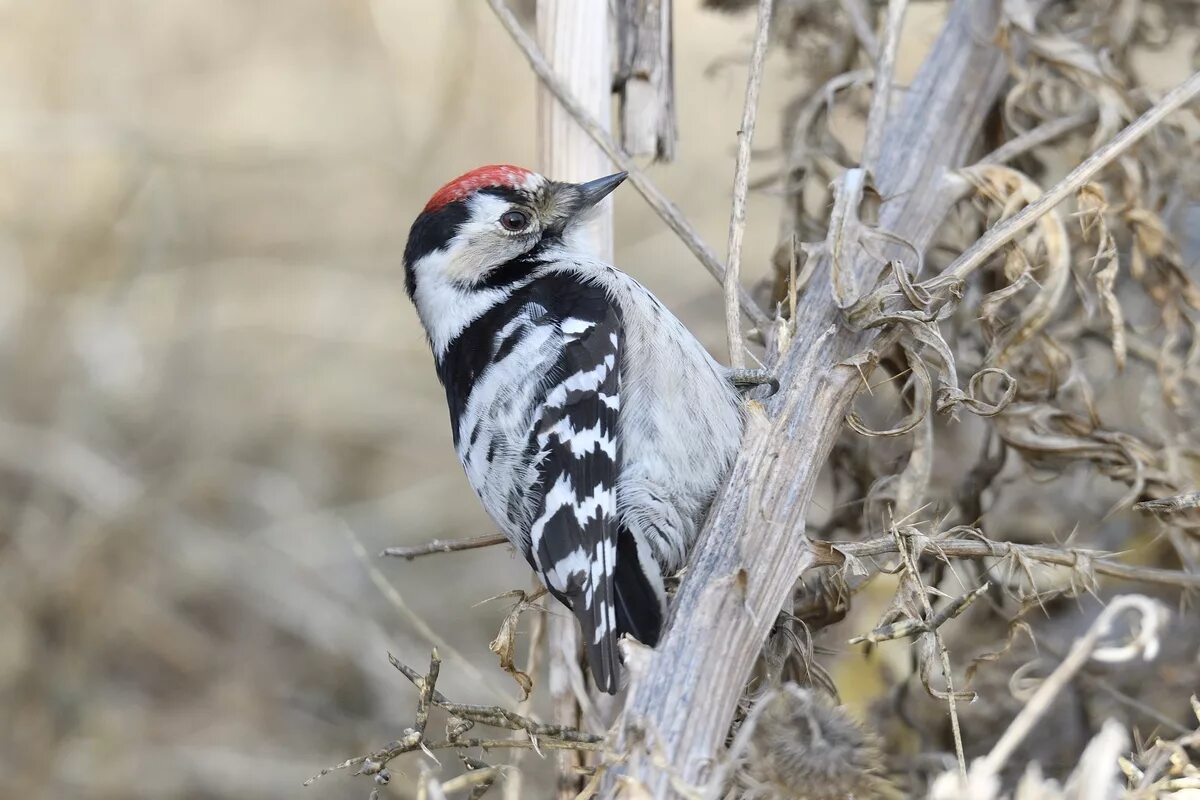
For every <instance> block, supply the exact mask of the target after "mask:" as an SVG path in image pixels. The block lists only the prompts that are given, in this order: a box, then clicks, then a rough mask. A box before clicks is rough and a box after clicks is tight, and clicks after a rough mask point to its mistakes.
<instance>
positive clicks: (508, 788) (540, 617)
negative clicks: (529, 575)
mask: <svg viewBox="0 0 1200 800" xmlns="http://www.w3.org/2000/svg"><path fill="white" fill-rule="evenodd" d="M533 588H534V591H536V590H537V589H538V588H540V587H539V586H538V584H537V581H536V580H535V581H534V587H533ZM543 602H545V599H544V598H543ZM545 638H546V614H545V613H535V614H534V615H533V622H532V623H531V624H530V626H529V655H528V657H527V658H526V661H525V674H526V675H529V676H530V677H536V676H537V674H538V671H539V670H540V669H541V665H542V659H541V655H542V651H543V648H544V647H545V644H546V643H545ZM532 710H533V693H532V692H530V694H529V696H528V697H526V698H525V699H524V700H522V701H521V703H520V705H518V706H517V713H518V714H520V715H521V716H526V717H527V716H529V713H530V712H531V711H532ZM524 752H525V751H523V750H518V751H517V752H516V753H514V754H513V757H512V760H511V761H510V762H509V766H510V767H512V769H511V770H510V771H509V773H508V777H507V778H506V779H505V781H504V800H521V789H522V786H521V784H522V782H523V776H522V774H521V770H520V769H519V767H520V764H521V757H522V756H523V755H524Z"/></svg>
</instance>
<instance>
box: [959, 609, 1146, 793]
mask: <svg viewBox="0 0 1200 800" xmlns="http://www.w3.org/2000/svg"><path fill="white" fill-rule="evenodd" d="M1149 602H1152V601H1150V600H1148V599H1147V598H1145V597H1142V596H1140V595H1124V596H1121V597H1117V598H1114V599H1113V601H1112V603H1110V604H1109V606H1108V607H1107V608H1105V609H1104V611H1103V612H1101V614H1100V616H1099V617H1097V618H1096V621H1095V622H1093V623H1092V627H1091V628H1089V629H1088V632H1087V633H1086V634H1084V635H1083V636H1081V637H1079V638H1078V639H1076V640H1075V643H1074V644H1073V645H1071V650H1070V652H1069V653H1067V657H1066V658H1065V659H1063V661H1062V663H1061V664H1059V665H1058V667H1057V668H1055V670H1054V672H1052V673H1050V676H1049V677H1048V678H1046V680H1044V681H1042V684H1041V686H1039V687H1038V688H1037V691H1035V692H1034V693H1033V697H1031V698H1029V701H1028V702H1027V703H1025V705H1024V706H1022V707H1021V710H1020V712H1018V713H1017V716H1016V717H1015V718H1014V719H1013V721H1012V722H1011V723H1009V726H1008V729H1007V730H1005V731H1004V734H1003V735H1002V736H1001V737H1000V739H999V741H997V742H996V744H995V746H994V747H992V750H991V752H990V753H988V754H987V755H986V756H984V757H983V758H982V759H980V761H979V763H978V766H979V768H981V769H982V770H983V771H985V772H987V773H990V774H992V775H995V774H998V773H999V772H1000V769H1001V768H1002V767H1003V766H1004V763H1005V762H1006V761H1008V758H1009V756H1011V755H1012V754H1013V752H1014V751H1015V750H1016V749H1017V745H1019V744H1020V743H1021V741H1022V740H1023V739H1024V738H1025V736H1026V735H1028V733H1029V731H1030V730H1031V729H1032V728H1033V726H1034V725H1035V724H1036V723H1037V721H1038V720H1039V719H1041V718H1042V716H1043V715H1044V714H1045V713H1046V710H1047V709H1048V708H1049V707H1050V703H1051V702H1052V701H1053V700H1054V697H1055V696H1056V695H1057V694H1058V693H1059V692H1060V691H1062V689H1063V687H1064V686H1066V685H1067V684H1068V683H1069V682H1070V681H1071V679H1072V678H1073V677H1074V676H1075V673H1077V672H1079V669H1080V668H1081V667H1082V666H1083V665H1084V664H1086V663H1087V661H1088V659H1089V658H1091V657H1092V652H1093V651H1094V650H1095V648H1096V644H1097V643H1098V642H1099V640H1100V637H1101V636H1103V635H1104V634H1105V633H1106V632H1107V631H1108V628H1109V623H1110V621H1111V620H1112V619H1113V618H1114V617H1115V616H1116V614H1117V612H1119V611H1122V610H1124V609H1126V608H1139V609H1142V608H1143V607H1144V603H1149Z"/></svg>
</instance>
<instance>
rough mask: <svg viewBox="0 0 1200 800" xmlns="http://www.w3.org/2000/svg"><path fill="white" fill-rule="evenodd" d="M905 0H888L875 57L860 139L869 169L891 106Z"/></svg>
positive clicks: (906, 4)
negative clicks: (863, 135)
mask: <svg viewBox="0 0 1200 800" xmlns="http://www.w3.org/2000/svg"><path fill="white" fill-rule="evenodd" d="M907 9H908V0H888V6H887V19H886V22H885V23H884V27H883V48H882V49H881V50H880V51H879V57H878V58H877V59H876V60H875V94H874V95H873V96H872V97H871V113H870V115H869V116H868V117H867V134H866V139H865V140H864V142H863V155H862V165H863V166H864V167H866V168H867V169H868V170H871V171H872V172H874V171H875V163H876V162H877V161H878V160H879V148H880V147H881V146H882V145H883V130H884V126H885V125H886V124H887V118H888V113H889V110H890V109H891V107H892V77H893V75H894V73H895V71H896V53H897V52H898V51H899V50H900V30H901V29H902V28H903V27H904V12H905V11H906V10H907Z"/></svg>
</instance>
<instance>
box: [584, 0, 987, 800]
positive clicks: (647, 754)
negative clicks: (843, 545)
mask: <svg viewBox="0 0 1200 800" xmlns="http://www.w3.org/2000/svg"><path fill="white" fill-rule="evenodd" d="M995 25H996V18H995V6H994V5H992V4H989V3H981V2H978V1H977V0H958V2H956V3H955V5H954V6H953V8H952V10H951V13H950V16H949V19H948V20H947V23H946V27H945V29H944V30H943V31H942V33H941V35H940V36H939V38H938V40H937V42H936V43H935V45H934V47H933V50H932V52H931V53H930V55H929V57H928V59H927V60H926V63H925V64H924V66H923V67H922V69H921V71H920V73H919V74H918V76H917V78H916V80H915V81H914V83H913V85H912V87H911V88H910V90H909V92H907V94H906V97H905V103H904V106H903V108H902V109H900V110H899V111H898V112H897V113H896V114H893V115H891V116H890V117H889V119H888V121H887V124H886V126H885V127H884V133H883V139H882V147H881V149H880V156H879V161H878V167H877V171H876V175H875V178H876V183H877V185H878V186H879V189H880V194H881V195H882V196H883V197H884V198H888V199H887V200H886V201H885V202H884V203H883V205H882V207H881V208H880V216H879V219H880V225H881V226H882V227H883V228H884V229H886V230H888V231H891V232H892V233H894V234H896V235H898V236H902V237H904V238H906V239H908V240H909V241H911V242H912V243H913V244H914V246H916V247H918V248H924V247H926V246H927V245H928V243H929V241H930V239H931V237H932V236H933V234H934V232H935V231H936V229H937V227H938V225H939V223H940V222H941V220H942V219H943V217H944V216H945V214H946V212H947V210H948V208H949V202H950V200H949V199H948V198H947V197H946V194H945V193H944V192H942V191H941V190H940V189H941V187H942V186H943V182H944V179H945V177H946V175H947V172H948V171H949V170H951V169H955V168H957V167H959V166H961V165H962V164H964V163H965V160H966V157H967V154H968V152H969V149H970V147H971V145H972V144H973V142H974V141H975V139H976V137H977V135H978V132H979V129H980V127H981V125H982V122H983V119H984V116H985V114H986V113H987V110H988V109H989V108H990V107H991V105H992V103H993V102H994V101H995V99H996V97H997V94H998V92H999V89H1000V86H1001V85H1002V82H1003V80H1004V77H1005V65H1004V59H1003V56H1002V54H1001V53H1000V51H999V50H998V49H996V48H995V47H994V46H992V44H991V43H990V42H991V36H990V32H991V31H994V30H995ZM820 261H821V263H820V264H818V265H817V267H816V269H815V270H814V272H813V278H812V282H811V283H810V285H809V286H808V287H807V289H806V291H805V293H804V295H803V297H802V298H801V300H800V303H799V309H798V311H797V313H796V315H795V325H796V330H795V333H794V334H793V335H792V337H791V342H792V344H791V346H790V347H789V349H788V350H787V351H786V352H785V353H783V354H782V355H781V356H779V358H778V359H777V361H776V362H775V363H774V364H772V367H773V368H774V370H775V372H776V374H777V375H778V377H779V379H780V382H781V384H782V386H783V387H784V388H783V389H782V390H781V391H780V392H779V393H778V394H777V395H776V396H775V397H773V398H772V399H771V400H770V401H769V402H768V403H767V404H766V405H762V404H757V403H751V404H750V407H749V409H748V417H749V422H748V426H747V432H746V435H745V440H744V442H743V447H742V450H741V452H740V453H739V455H738V459H737V461H736V463H735V464H734V467H733V470H732V472H731V475H730V477H729V480H728V482H727V484H726V486H725V488H724V489H723V490H722V492H721V494H720V495H719V497H718V498H717V501H716V503H715V504H714V506H713V509H712V511H711V512H710V514H709V517H708V520H707V521H706V523H705V526H704V530H703V532H702V533H701V536H700V539H699V541H698V542H697V545H696V548H695V550H694V551H693V554H692V557H691V560H690V562H689V565H688V572H687V575H686V577H685V579H684V580H683V583H682V585H681V586H680V589H679V592H678V594H677V595H676V597H675V601H674V609H673V612H672V620H671V622H670V625H669V626H668V628H667V631H666V633H665V634H664V636H663V639H662V641H661V642H660V643H659V646H658V647H657V648H656V649H655V650H654V651H652V652H650V653H647V656H646V658H645V659H644V664H642V665H641V666H640V668H639V669H637V670H636V671H634V674H633V681H632V688H631V690H630V697H629V700H628V702H627V704H626V711H625V718H624V720H623V723H622V725H621V726H620V727H619V728H618V730H617V731H616V736H615V739H616V740H615V741H614V742H613V745H614V749H615V750H616V751H617V752H628V754H629V755H628V758H627V760H626V761H625V762H623V763H622V764H619V765H615V766H614V768H613V769H612V770H611V771H610V773H608V774H606V776H605V789H606V791H608V792H610V793H611V792H613V791H614V790H615V788H616V787H617V785H618V782H619V781H620V780H621V779H622V778H624V779H627V780H629V781H632V782H635V783H638V784H641V785H642V786H644V787H645V788H646V789H647V790H648V791H649V796H651V797H656V798H657V797H670V796H673V795H672V792H677V791H678V790H677V789H672V787H673V786H675V787H678V786H680V785H691V786H696V785H701V784H703V783H704V782H705V781H706V780H707V779H708V777H709V776H710V775H711V774H712V765H713V764H714V763H716V761H717V759H719V757H720V753H721V750H722V746H723V743H724V741H725V737H726V736H727V734H728V732H729V726H730V723H731V722H732V720H733V715H734V711H735V709H736V707H737V703H738V700H739V698H740V697H741V693H742V690H743V687H744V686H745V682H746V679H747V678H748V676H749V674H750V670H751V668H752V666H753V664H754V661H755V659H756V658H757V656H758V653H759V652H760V650H761V648H762V644H763V642H764V640H765V639H766V636H767V633H768V632H769V630H770V628H771V626H772V624H773V623H774V621H775V618H776V615H777V614H778V613H779V610H780V609H781V607H782V606H783V603H784V601H785V600H786V599H787V598H788V597H790V596H791V592H792V589H793V586H794V584H795V582H796V580H797V578H799V576H800V574H801V573H802V572H803V571H804V570H805V569H806V568H807V567H808V566H810V565H811V564H812V563H813V561H814V553H813V550H812V548H810V547H809V545H808V540H807V539H806V538H805V536H804V530H805V516H806V514H807V511H808V503H809V500H810V498H811V497H812V493H813V488H814V486H815V483H816V479H817V475H818V472H819V471H820V468H821V465H822V464H823V463H824V462H825V459H826V457H827V456H828V454H829V451H830V449H831V447H832V446H833V442H834V440H835V439H836V437H837V434H838V432H839V431H840V430H841V427H842V420H843V418H844V416H845V413H846V410H847V408H848V407H849V404H850V401H851V400H852V399H853V397H854V394H855V392H856V391H857V390H858V388H859V386H860V384H861V381H862V377H861V374H862V373H861V372H860V367H861V368H862V369H863V370H866V369H869V367H870V365H871V363H872V361H873V357H875V356H877V353H876V352H875V349H876V348H878V347H881V346H882V344H883V343H885V342H886V341H887V340H888V339H889V337H890V334H888V333H886V332H885V333H882V334H881V333H879V332H878V331H875V330H866V331H854V330H850V329H848V328H846V327H845V326H844V325H843V323H842V320H841V318H840V316H839V313H838V310H837V308H836V307H835V305H834V304H833V303H832V302H830V294H831V287H830V284H829V274H830V263H829V255H828V254H827V253H825V254H822V255H821V256H820ZM843 268H844V269H852V270H853V271H854V272H855V273H856V276H857V278H858V280H859V282H860V284H862V285H865V284H866V283H867V282H868V281H870V280H872V279H873V278H874V277H875V275H876V274H877V272H878V269H879V263H878V261H877V260H875V259H873V258H871V257H870V256H869V255H867V254H865V253H862V254H859V255H857V256H856V257H855V261H854V262H853V263H852V264H847V265H843ZM881 336H882V337H884V338H883V339H881V338H880V337H881ZM606 796H611V794H610V795H606Z"/></svg>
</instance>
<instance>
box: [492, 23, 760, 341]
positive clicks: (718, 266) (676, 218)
mask: <svg viewBox="0 0 1200 800" xmlns="http://www.w3.org/2000/svg"><path fill="white" fill-rule="evenodd" d="M488 5H490V6H491V7H492V11H494V12H495V14H496V16H497V18H499V20H500V24H502V25H503V26H504V29H505V30H507V31H508V34H509V36H511V37H512V39H513V41H514V42H516V44H517V47H519V48H520V49H521V52H522V53H523V54H524V56H525V59H526V60H527V61H528V62H529V66H530V67H532V68H533V71H534V73H535V74H536V75H537V76H538V78H539V79H540V80H541V81H542V83H543V84H545V86H546V88H547V89H549V90H550V92H551V94H553V95H554V96H555V98H557V100H558V102H559V103H561V104H562V106H563V108H565V109H566V110H567V113H569V114H570V115H571V116H572V117H574V118H575V121H576V122H578V123H579V126H580V127H581V128H583V129H584V131H586V132H587V134H588V136H590V137H592V140H593V141H595V142H596V144H598V145H599V146H600V147H601V148H602V149H603V150H604V152H605V153H606V154H607V155H608V157H609V158H611V159H612V160H613V163H614V164H616V165H617V166H619V167H620V168H621V169H623V170H625V171H626V172H628V173H629V182H630V183H632V184H633V186H634V188H635V189H637V190H638V192H639V193H640V194H641V195H642V197H643V198H645V200H646V202H647V203H649V204H650V207H651V208H653V209H654V211H655V212H656V213H657V214H658V216H659V217H661V218H662V220H663V222H665V223H667V227H669V228H670V229H671V230H673V231H675V234H676V235H677V236H679V238H680V239H681V240H683V243H684V244H685V245H687V247H688V249H689V250H691V251H692V253H693V255H695V256H696V258H697V259H699V260H700V263H701V264H703V265H704V268H705V269H707V270H708V271H709V273H710V274H711V275H712V276H713V277H714V278H716V279H717V281H719V282H724V280H725V265H724V264H722V263H721V262H720V260H719V259H718V258H717V255H716V253H714V252H713V251H712V248H710V247H709V246H708V245H707V244H705V243H704V240H703V239H701V238H700V234H698V233H697V232H696V229H695V228H694V227H693V226H692V224H691V223H690V222H688V221H687V218H685V217H684V216H683V212H682V211H680V210H679V207H678V206H676V205H675V204H674V203H672V202H671V201H670V200H669V199H667V196H666V195H664V194H663V193H662V191H660V190H659V188H658V187H657V186H656V185H655V184H654V182H653V181H651V180H650V178H649V177H648V176H647V175H646V173H645V172H643V171H642V168H641V167H639V166H638V165H637V162H635V161H634V160H633V159H632V158H630V157H629V155H628V154H627V153H626V152H625V151H624V150H622V149H621V148H620V147H619V146H618V145H617V143H616V141H615V140H614V139H613V138H612V136H610V135H609V134H608V131H606V130H604V127H603V126H602V125H600V123H599V122H597V121H596V118H595V117H594V116H592V115H591V114H589V113H588V111H587V109H585V108H584V107H583V106H582V105H581V104H580V103H579V101H578V100H577V99H576V98H575V96H574V94H573V93H572V92H571V91H570V89H568V88H567V86H566V85H564V84H563V82H562V81H561V80H559V78H558V76H557V75H556V74H555V73H554V70H553V69H551V68H550V65H549V64H548V63H547V62H546V58H545V56H543V55H542V51H541V49H540V48H539V47H538V46H537V43H536V42H534V41H533V39H531V38H529V34H527V33H525V29H524V28H522V27H521V23H520V22H519V21H518V20H517V18H516V16H514V15H513V13H512V10H511V9H509V7H508V4H507V3H506V2H505V0H488ZM739 302H740V303H741V306H742V311H743V312H745V314H746V316H747V318H749V320H750V321H751V322H753V323H754V325H755V326H756V327H757V328H758V329H759V330H760V331H765V330H766V329H767V326H768V325H769V324H770V319H768V317H767V315H766V313H765V312H763V310H762V309H761V308H759V307H758V304H757V303H755V302H754V300H753V298H751V297H750V295H749V294H747V293H746V292H745V291H742V292H741V293H740V295H739Z"/></svg>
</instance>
